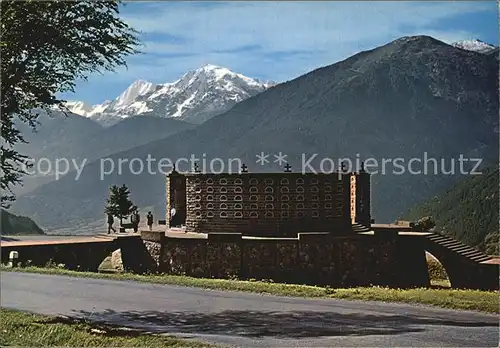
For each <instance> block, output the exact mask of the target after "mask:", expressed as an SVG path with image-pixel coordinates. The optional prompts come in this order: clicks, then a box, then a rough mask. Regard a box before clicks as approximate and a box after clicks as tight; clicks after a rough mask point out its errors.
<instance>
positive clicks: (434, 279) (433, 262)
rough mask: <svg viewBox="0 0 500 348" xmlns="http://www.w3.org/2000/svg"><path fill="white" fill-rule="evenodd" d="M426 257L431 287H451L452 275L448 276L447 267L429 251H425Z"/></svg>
mask: <svg viewBox="0 0 500 348" xmlns="http://www.w3.org/2000/svg"><path fill="white" fill-rule="evenodd" d="M425 259H426V262H427V273H428V275H429V280H430V285H431V287H436V288H449V287H451V281H450V277H449V276H448V272H446V269H445V267H444V265H443V264H442V263H441V261H439V259H438V258H437V257H436V256H434V255H432V254H431V253H429V252H427V251H426V252H425Z"/></svg>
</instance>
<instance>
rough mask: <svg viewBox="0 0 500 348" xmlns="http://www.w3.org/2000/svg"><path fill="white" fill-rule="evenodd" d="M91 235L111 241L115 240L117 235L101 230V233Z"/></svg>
mask: <svg viewBox="0 0 500 348" xmlns="http://www.w3.org/2000/svg"><path fill="white" fill-rule="evenodd" d="M93 237H94V238H97V239H103V240H109V241H113V240H115V239H116V238H117V235H114V234H107V233H105V232H102V233H98V234H96V235H94V236H93Z"/></svg>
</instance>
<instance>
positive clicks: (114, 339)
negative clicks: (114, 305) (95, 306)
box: [0, 308, 209, 347]
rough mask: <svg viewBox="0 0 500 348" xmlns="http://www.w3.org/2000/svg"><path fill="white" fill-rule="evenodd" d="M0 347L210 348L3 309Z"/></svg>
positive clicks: (127, 330) (0, 317)
mask: <svg viewBox="0 0 500 348" xmlns="http://www.w3.org/2000/svg"><path fill="white" fill-rule="evenodd" d="M0 345H1V346H3V347H5V346H29V347H46V346H64V347H209V345H207V344H204V343H199V342H195V341H190V340H184V339H179V338H175V337H170V336H163V335H161V336H160V335H153V334H145V333H142V332H140V331H138V330H129V329H121V328H118V327H113V326H109V325H100V324H95V323H92V324H91V323H85V322H83V321H77V320H73V319H67V318H61V317H49V316H43V315H38V314H31V313H24V312H20V311H14V310H9V309H4V308H2V309H0Z"/></svg>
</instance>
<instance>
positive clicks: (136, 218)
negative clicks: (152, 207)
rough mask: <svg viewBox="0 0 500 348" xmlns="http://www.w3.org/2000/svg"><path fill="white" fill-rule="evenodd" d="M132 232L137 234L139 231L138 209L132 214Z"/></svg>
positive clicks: (139, 217)
mask: <svg viewBox="0 0 500 348" xmlns="http://www.w3.org/2000/svg"><path fill="white" fill-rule="evenodd" d="M133 216H134V232H135V233H137V231H138V230H139V222H140V221H141V216H140V215H139V209H137V210H136V211H135V212H134V213H133Z"/></svg>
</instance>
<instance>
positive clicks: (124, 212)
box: [104, 184, 137, 225]
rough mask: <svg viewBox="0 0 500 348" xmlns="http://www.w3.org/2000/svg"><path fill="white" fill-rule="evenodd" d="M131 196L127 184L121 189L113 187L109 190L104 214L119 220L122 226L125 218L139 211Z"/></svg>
mask: <svg viewBox="0 0 500 348" xmlns="http://www.w3.org/2000/svg"><path fill="white" fill-rule="evenodd" d="M129 196H130V191H129V189H128V187H127V186H126V185H125V184H123V185H122V186H121V187H118V186H116V185H113V186H111V187H110V188H109V197H108V198H107V200H106V207H105V208H104V212H105V213H106V214H111V215H113V216H116V217H117V218H119V219H120V225H121V224H122V222H123V219H124V218H126V217H127V216H129V215H130V214H132V213H133V212H135V211H136V210H137V207H136V206H135V205H134V203H132V201H131V200H130V198H129Z"/></svg>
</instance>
